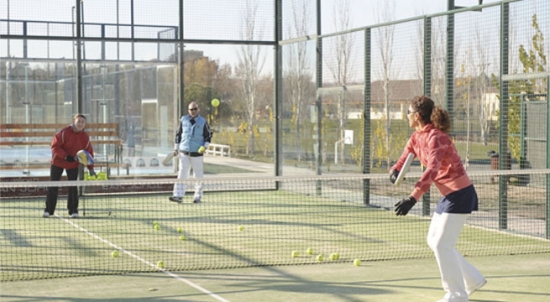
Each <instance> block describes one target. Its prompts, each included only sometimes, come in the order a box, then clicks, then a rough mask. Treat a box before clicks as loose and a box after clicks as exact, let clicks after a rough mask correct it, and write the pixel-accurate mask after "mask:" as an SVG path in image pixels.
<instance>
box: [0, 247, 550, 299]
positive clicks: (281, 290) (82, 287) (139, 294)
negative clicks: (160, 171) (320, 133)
mask: <svg viewBox="0 0 550 302" xmlns="http://www.w3.org/2000/svg"><path fill="white" fill-rule="evenodd" d="M468 259H469V261H470V262H471V263H472V264H474V265H475V266H477V267H478V268H479V269H480V270H481V271H482V273H483V274H484V275H485V276H486V278H487V280H488V283H487V285H485V287H483V288H482V289H481V290H479V291H477V292H475V293H474V294H473V295H472V296H471V297H470V301H472V302H475V301H477V302H482V301H483V302H496V301H498V302H505V301H509V302H516V301H529V302H545V301H550V288H549V287H548V284H550V270H549V267H550V254H548V253H546V254H533V255H514V256H497V257H471V258H468ZM167 273H168V272H167ZM167 273H159V272H157V273H146V274H129V275H123V276H120V275H115V276H92V277H72V278H61V279H46V280H32V281H13V282H3V283H0V286H1V296H0V300H1V301H3V302H4V301H5V302H8V301H16V302H18V301H20V302H22V301H25V302H30V301H78V302H81V301H266V302H269V301H273V302H275V301H284V302H291V301H318V302H323V301H327V302H328V301H373V302H385V301H388V302H389V301H392V302H400V301H403V302H425V301H437V300H438V299H440V298H441V297H442V296H443V294H444V293H443V290H442V289H441V285H440V281H439V273H438V270H437V267H436V264H435V260H433V259H419V260H395V261H375V262H363V263H362V264H361V266H359V267H356V266H354V265H352V264H351V263H338V264H315V265H297V266H278V267H252V268H240V269H220V270H199V271H184V272H169V274H170V275H168V274H167Z"/></svg>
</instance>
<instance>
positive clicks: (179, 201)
mask: <svg viewBox="0 0 550 302" xmlns="http://www.w3.org/2000/svg"><path fill="white" fill-rule="evenodd" d="M168 200H170V201H173V202H177V203H181V202H182V201H183V198H181V197H177V196H172V197H170V198H168Z"/></svg>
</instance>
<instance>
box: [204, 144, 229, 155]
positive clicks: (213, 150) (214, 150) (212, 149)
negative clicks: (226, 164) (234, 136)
mask: <svg viewBox="0 0 550 302" xmlns="http://www.w3.org/2000/svg"><path fill="white" fill-rule="evenodd" d="M205 153H206V154H209V155H213V156H217V155H219V156H227V157H229V156H231V146H229V145H221V144H210V145H208V148H207V149H206V151H205Z"/></svg>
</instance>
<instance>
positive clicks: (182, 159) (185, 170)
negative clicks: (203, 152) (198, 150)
mask: <svg viewBox="0 0 550 302" xmlns="http://www.w3.org/2000/svg"><path fill="white" fill-rule="evenodd" d="M178 158H179V170H178V179H187V178H188V177H189V172H190V171H191V168H193V177H194V178H196V179H201V178H203V175H204V170H203V162H204V160H203V159H204V157H203V156H197V157H191V156H189V155H185V154H183V153H182V152H178ZM185 189H186V186H185V183H182V182H176V183H175V184H174V193H173V196H176V197H183V195H185ZM196 198H199V199H200V198H202V183H201V182H196V183H195V195H194V196H193V199H196Z"/></svg>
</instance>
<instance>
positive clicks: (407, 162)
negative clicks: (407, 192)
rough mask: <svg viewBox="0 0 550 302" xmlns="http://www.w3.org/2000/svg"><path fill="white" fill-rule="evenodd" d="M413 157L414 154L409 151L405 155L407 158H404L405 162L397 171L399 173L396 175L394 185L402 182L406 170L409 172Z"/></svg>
mask: <svg viewBox="0 0 550 302" xmlns="http://www.w3.org/2000/svg"><path fill="white" fill-rule="evenodd" d="M413 159H414V154H412V153H409V155H407V159H406V160H405V163H404V164H403V167H402V168H401V171H400V172H399V175H397V179H396V180H395V186H399V185H400V184H401V183H402V182H403V179H405V175H406V174H407V172H409V168H410V167H411V164H412V162H413Z"/></svg>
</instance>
